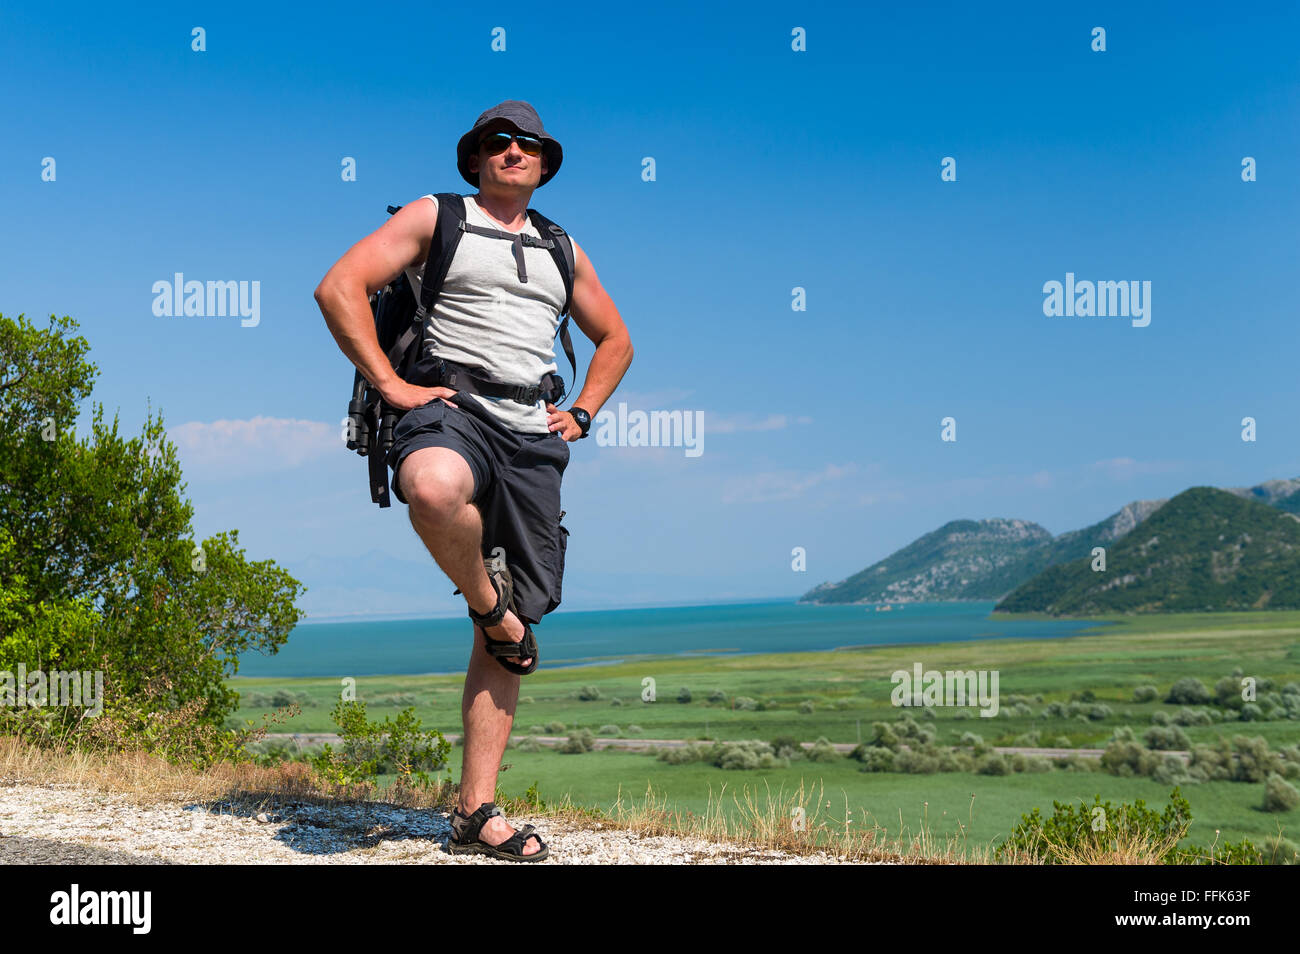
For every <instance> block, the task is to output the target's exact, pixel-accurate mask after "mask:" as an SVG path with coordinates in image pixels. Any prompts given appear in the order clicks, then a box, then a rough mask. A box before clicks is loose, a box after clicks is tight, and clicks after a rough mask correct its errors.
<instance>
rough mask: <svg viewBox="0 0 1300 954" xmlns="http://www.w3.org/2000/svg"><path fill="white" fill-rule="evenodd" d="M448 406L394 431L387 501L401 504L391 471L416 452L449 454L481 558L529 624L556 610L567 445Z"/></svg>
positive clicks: (468, 399)
mask: <svg viewBox="0 0 1300 954" xmlns="http://www.w3.org/2000/svg"><path fill="white" fill-rule="evenodd" d="M451 400H452V401H453V402H454V403H455V404H456V405H458V406H457V407H452V406H451V405H449V404H447V403H446V402H445V401H443V400H442V398H434V399H433V400H432V401H430V402H429V403H428V404H425V405H422V406H420V407H417V408H413V409H411V410H410V411H407V412H406V413H405V414H404V415H403V416H402V418H401V420H399V421H398V423H397V426H396V427H395V428H394V429H393V446H392V449H391V450H390V451H389V452H388V458H387V460H388V466H389V467H391V468H392V469H393V480H392V488H393V494H394V495H395V496H396V497H397V499H398V500H400V501H401V502H402V503H406V502H407V500H406V498H405V497H404V496H402V490H401V484H400V482H399V480H398V471H399V470H400V468H401V466H402V460H403V458H405V457H406V455H407V454H409V453H411V451H413V450H419V449H420V448H422V447H449V448H451V449H452V450H454V451H456V453H458V454H460V456H461V457H463V458H465V462H466V463H467V464H469V469H470V471H471V472H472V473H473V475H474V496H473V498H472V499H473V503H474V504H475V505H476V506H477V507H478V509H479V512H480V513H481V514H482V516H483V556H484V558H487V557H491V556H493V554H494V551H497V548H500V552H499V553H497V555H498V556H500V557H503V558H504V560H505V564H506V566H507V567H509V569H510V576H511V577H512V578H513V580H514V584H515V605H516V607H517V608H518V610H519V615H520V616H521V617H522V618H524V619H526V620H528V622H529V623H538V622H541V619H542V617H543V616H544V615H546V614H547V613H549V612H551V610H553V609H555V608H556V607H557V606H559V605H560V592H561V583H562V582H563V578H564V554H565V550H566V549H567V548H568V540H569V531H568V529H567V528H566V527H564V526H563V525H562V524H561V523H560V518H561V516H562V515H563V511H561V509H560V481H561V479H562V478H563V476H564V469H565V468H566V467H567V466H568V465H569V442H568V441H566V440H565V439H564V438H563V437H561V436H560V435H559V433H558V432H555V431H552V432H551V433H549V434H525V433H521V432H519V431H512V430H510V429H509V428H507V427H505V426H504V425H503V424H501V422H500V421H498V420H497V419H496V418H494V417H492V416H491V415H490V414H489V413H488V412H487V411H486V410H484V409H483V407H482V406H481V405H480V404H479V403H478V401H477V400H476V399H475V398H474V397H473V396H471V395H469V394H464V393H457V394H454V395H452V397H451Z"/></svg>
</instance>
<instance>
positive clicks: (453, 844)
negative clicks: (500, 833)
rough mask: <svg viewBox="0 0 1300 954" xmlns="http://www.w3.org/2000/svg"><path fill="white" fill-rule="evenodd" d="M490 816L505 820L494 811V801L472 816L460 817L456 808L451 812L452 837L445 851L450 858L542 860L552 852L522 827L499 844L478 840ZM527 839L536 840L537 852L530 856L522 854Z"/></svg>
mask: <svg viewBox="0 0 1300 954" xmlns="http://www.w3.org/2000/svg"><path fill="white" fill-rule="evenodd" d="M493 815H500V816H501V817H502V818H505V817H506V816H505V813H504V812H502V811H501V809H499V808H497V806H496V803H495V802H484V803H483V804H482V805H480V806H479V807H478V808H476V809H475V810H474V814H472V815H462V814H461V813H460V809H459V808H455V807H453V808H452V810H451V828H452V837H451V838H449V839H448V840H447V851H448V852H449V853H451V854H453V855H488V856H489V857H491V858H501V859H503V860H505V861H541V860H542V859H543V858H545V857H546V856H547V855H549V854H550V853H551V849H550V848H548V847H547V846H546V842H544V841H542V839H541V838H538V836H537V834H536V831H537V829H536V828H535V827H534V826H532V825H525V826H524V827H523V828H520V829H519V830H518V831H516V832H515V833H514V834H513V835H511V836H510V837H509V838H507V839H506V840H505V841H503V842H501V844H499V845H489V844H488V843H487V842H485V841H483V840H482V839H480V838H479V833H480V832H482V831H483V826H484V825H485V824H487V820H488V819H489V818H491V817H492V816H493ZM529 838H537V845H538V848H537V851H535V852H533V853H532V854H531V855H526V854H524V844H525V843H526V842H527V841H528V839H529Z"/></svg>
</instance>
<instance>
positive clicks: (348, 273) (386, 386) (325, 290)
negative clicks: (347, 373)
mask: <svg viewBox="0 0 1300 954" xmlns="http://www.w3.org/2000/svg"><path fill="white" fill-rule="evenodd" d="M437 223H438V210H437V208H435V206H434V204H433V203H432V202H429V201H428V200H426V199H423V198H421V199H420V200H417V201H415V202H411V203H409V204H407V205H404V206H402V208H400V209H399V210H398V211H397V212H395V213H394V214H393V216H392V217H391V218H390V219H389V220H388V221H387V222H385V223H384V224H383V225H381V226H380V227H379V228H378V229H376V230H375V231H374V232H372V233H370V234H369V235H367V236H366V237H365V238H363V239H362V240H361V241H359V242H357V244H355V245H353V246H352V247H351V248H350V249H348V250H347V252H346V253H344V255H343V257H342V258H340V259H339V260H338V261H337V262H335V263H334V265H333V266H332V267H331V268H330V270H329V271H328V272H326V273H325V277H324V278H322V279H321V280H320V284H319V285H317V286H316V303H317V304H318V305H319V306H320V310H321V314H322V315H324V316H325V323H326V324H327V325H328V326H329V329H330V332H331V333H332V334H333V335H334V340H335V341H337V342H338V346H339V348H340V350H342V352H343V353H344V354H345V355H347V357H348V360H350V361H351V362H352V363H353V364H354V365H356V366H357V368H358V369H359V370H360V371H361V373H362V374H363V375H365V377H366V380H367V381H369V382H370V383H371V384H373V385H374V386H375V387H376V388H378V389H379V393H380V394H382V395H383V396H384V400H385V401H387V402H388V403H389V404H391V405H392V406H393V407H395V408H398V409H399V410H409V409H410V408H413V407H419V406H420V405H421V404H427V403H428V402H429V401H431V400H433V399H434V398H435V397H442V398H447V397H450V396H451V395H452V394H454V393H455V392H454V391H452V390H450V389H448V388H424V387H419V386H417V385H414V384H408V383H406V382H405V381H403V380H402V379H401V378H400V377H398V375H397V372H396V371H394V370H393V367H392V365H390V364H389V363H388V357H387V355H385V354H384V352H383V350H382V349H381V348H380V347H379V339H378V338H377V337H376V336H375V320H374V317H373V316H372V315H371V313H370V296H371V295H372V294H374V293H375V292H376V291H378V290H379V289H381V288H383V287H384V285H386V284H388V282H390V281H392V280H393V279H394V278H396V277H397V275H398V273H399V272H401V270H402V269H403V268H406V267H407V266H408V265H412V264H415V265H417V267H418V266H419V265H423V264H424V257H425V256H426V255H427V254H428V252H429V241H430V239H431V238H432V236H433V232H434V229H435V228H436V227H437ZM448 403H450V402H448Z"/></svg>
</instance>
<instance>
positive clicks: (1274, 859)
mask: <svg viewBox="0 0 1300 954" xmlns="http://www.w3.org/2000/svg"><path fill="white" fill-rule="evenodd" d="M1263 864H1266V865H1300V846H1297V845H1296V843H1295V842H1294V841H1292V840H1291V839H1289V838H1283V837H1282V836H1281V835H1270V836H1269V837H1268V839H1267V840H1266V841H1265V842H1264V858H1263Z"/></svg>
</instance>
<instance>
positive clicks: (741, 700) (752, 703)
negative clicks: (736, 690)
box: [732, 696, 758, 712]
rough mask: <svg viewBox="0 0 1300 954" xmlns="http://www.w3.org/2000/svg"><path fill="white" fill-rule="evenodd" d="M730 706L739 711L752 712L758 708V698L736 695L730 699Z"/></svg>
mask: <svg viewBox="0 0 1300 954" xmlns="http://www.w3.org/2000/svg"><path fill="white" fill-rule="evenodd" d="M732 706H733V707H734V708H735V709H737V710H738V711H741V712H753V711H754V710H755V709H757V708H758V700H756V699H751V698H749V696H736V698H735V699H734V700H732Z"/></svg>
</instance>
